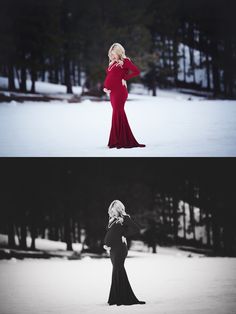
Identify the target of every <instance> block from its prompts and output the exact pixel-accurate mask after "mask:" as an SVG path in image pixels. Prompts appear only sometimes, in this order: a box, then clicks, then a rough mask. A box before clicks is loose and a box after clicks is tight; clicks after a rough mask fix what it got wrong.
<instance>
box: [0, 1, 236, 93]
mask: <svg viewBox="0 0 236 314" xmlns="http://www.w3.org/2000/svg"><path fill="white" fill-rule="evenodd" d="M233 2H234V1H227V0H226V1H223V0H214V1H212V0H191V1H189V0H146V1H143V0H129V1H127V0H119V1H117V0H101V1H96V0H88V1H85V0H34V1H32V0H21V1H18V0H1V1H0V75H1V76H4V77H7V78H8V89H9V90H16V89H18V90H20V91H22V92H26V91H31V92H35V82H36V81H37V80H40V81H48V82H52V83H56V84H65V85H66V86H67V92H68V93H71V92H72V86H83V87H86V88H87V89H89V91H90V93H97V94H99V93H100V94H101V84H102V82H103V80H104V76H105V67H106V66H107V63H108V58H107V52H108V49H109V47H110V45H111V44H112V43H113V42H120V43H121V44H122V45H123V46H124V47H125V49H126V52H127V55H128V56H130V57H131V58H133V60H134V61H135V62H136V63H137V65H138V66H139V67H140V69H141V71H142V73H141V78H140V80H141V82H142V83H143V84H144V85H145V86H147V87H148V88H149V89H150V90H152V94H153V95H156V87H157V86H160V87H167V86H180V87H189V88H194V89H199V90H206V91H212V92H213V93H214V95H215V96H221V97H222V96H224V97H228V98H233V97H235V95H236V92H235V80H236V77H235V75H236V53H235V52H236V49H235V48H236V31H235V30H236V19H235V18H234V12H235V10H234V6H233ZM27 79H29V80H30V82H31V85H30V86H28V87H27V84H26V80H27ZM137 80H138V79H137Z"/></svg>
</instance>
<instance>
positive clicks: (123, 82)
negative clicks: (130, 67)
mask: <svg viewBox="0 0 236 314" xmlns="http://www.w3.org/2000/svg"><path fill="white" fill-rule="evenodd" d="M122 85H124V86H125V87H126V88H127V83H126V80H124V79H122Z"/></svg>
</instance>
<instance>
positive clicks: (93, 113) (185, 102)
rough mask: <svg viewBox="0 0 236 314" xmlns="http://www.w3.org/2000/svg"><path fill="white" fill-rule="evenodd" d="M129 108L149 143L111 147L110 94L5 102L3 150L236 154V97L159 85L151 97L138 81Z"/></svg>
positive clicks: (0, 118) (0, 120)
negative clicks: (70, 100)
mask: <svg viewBox="0 0 236 314" xmlns="http://www.w3.org/2000/svg"><path fill="white" fill-rule="evenodd" d="M45 84H46V83H45ZM51 89H52V92H53V91H54V89H53V87H52V88H51ZM189 99H191V100H189ZM125 111H126V114H127V117H128V120H129V124H130V126H131V129H132V131H133V133H134V136H135V137H136V139H137V141H138V142H139V143H144V144H146V147H145V148H131V149H130V148H129V149H127V148H122V149H116V148H113V149H109V148H108V146H107V143H108V139H109V133H110V127H111V117H112V107H111V104H110V101H109V99H104V100H103V101H91V100H89V99H85V100H84V101H82V102H80V103H68V102H67V100H64V101H51V102H49V103H48V102H31V101H26V102H24V103H18V102H16V101H11V102H10V103H1V104H0V156H9V157H14V156H19V157H24V156H26V157H30V156H32V157H35V156H38V157H44V156H55V157H57V156H65V157H70V156H71V157H95V156H97V157H131V156H133V157H142V156H145V157H162V156H163V157H185V156H186V157H195V156H196V157H198V156H202V157H217V156H219V157H230V156H236V101H230V100H206V99H204V98H203V97H200V96H190V95H184V94H180V93H179V92H177V91H175V90H173V91H163V90H157V97H152V96H151V95H149V94H148V92H147V91H145V90H144V89H143V88H140V86H139V88H138V86H136V88H133V89H132V90H131V92H130V93H129V95H128V100H127V102H126V104H125Z"/></svg>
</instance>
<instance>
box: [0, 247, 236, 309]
mask: <svg viewBox="0 0 236 314" xmlns="http://www.w3.org/2000/svg"><path fill="white" fill-rule="evenodd" d="M128 256H129V257H130V258H129V257H128V258H127V259H126V261H125V268H126V271H127V274H128V278H129V281H130V283H131V286H132V288H133V290H134V293H135V294H136V296H137V297H138V298H139V299H140V300H145V301H146V302H147V303H146V304H145V305H131V306H119V307H117V306H116V305H113V306H109V305H108V304H107V299H108V294H109V289H110V284H111V272H112V264H111V261H110V259H109V258H101V259H95V258H94V259H93V258H90V257H85V258H83V259H81V260H65V259H59V258H54V259H51V260H40V259H24V260H16V259H11V260H2V261H0V313H1V314H23V313H24V314H27V313H29V314H39V313H40V314H46V313H51V314H54V313H55V314H75V313H94V314H100V313H102V314H104V313H136V314H139V313H153V314H154V313H155V314H156V313H160V314H168V313H173V314H195V313H201V314H233V313H235V308H236V263H235V258H219V257H217V258H211V257H201V258H200V257H192V258H188V257H186V256H184V255H175V256H172V255H165V254H151V253H141V252H133V251H129V253H128Z"/></svg>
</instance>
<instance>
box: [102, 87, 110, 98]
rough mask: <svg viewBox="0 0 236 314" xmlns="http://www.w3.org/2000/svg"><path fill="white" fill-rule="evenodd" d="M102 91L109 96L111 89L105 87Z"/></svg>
mask: <svg viewBox="0 0 236 314" xmlns="http://www.w3.org/2000/svg"><path fill="white" fill-rule="evenodd" d="M103 91H104V92H105V93H106V94H107V96H109V95H110V93H111V90H110V89H107V88H106V87H104V88H103Z"/></svg>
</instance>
